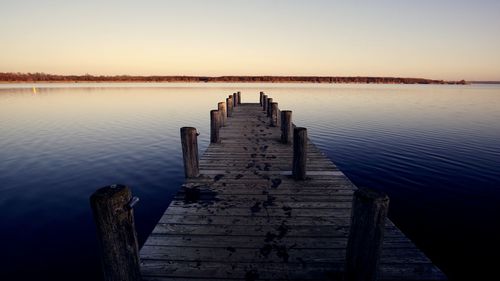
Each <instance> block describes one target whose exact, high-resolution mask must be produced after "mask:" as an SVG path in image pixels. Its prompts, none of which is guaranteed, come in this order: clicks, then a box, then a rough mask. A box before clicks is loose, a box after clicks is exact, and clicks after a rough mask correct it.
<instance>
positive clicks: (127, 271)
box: [90, 185, 141, 281]
mask: <svg viewBox="0 0 500 281" xmlns="http://www.w3.org/2000/svg"><path fill="white" fill-rule="evenodd" d="M131 200H132V194H131V192H130V188H128V187H127V186H124V185H111V186H106V187H103V188H100V189H98V190H97V191H96V192H94V194H92V196H90V206H91V208H92V213H93V216H94V221H95V224H96V227H97V236H98V240H99V243H100V245H101V261H102V266H103V271H104V280H106V281H117V280H123V281H139V280H141V272H140V262H139V244H138V242H137V234H136V232H135V225H134V212H133V209H132V205H131V204H130V203H131V202H132V201H131ZM134 201H135V200H134Z"/></svg>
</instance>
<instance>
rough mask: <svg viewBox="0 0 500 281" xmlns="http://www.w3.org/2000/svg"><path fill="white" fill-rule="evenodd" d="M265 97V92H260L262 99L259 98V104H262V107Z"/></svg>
mask: <svg viewBox="0 0 500 281" xmlns="http://www.w3.org/2000/svg"><path fill="white" fill-rule="evenodd" d="M263 97H264V92H260V97H259V102H260V105H262V99H263Z"/></svg>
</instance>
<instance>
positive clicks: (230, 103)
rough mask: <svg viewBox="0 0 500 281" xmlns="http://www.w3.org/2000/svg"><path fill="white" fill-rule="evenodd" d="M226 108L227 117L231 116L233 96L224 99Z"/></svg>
mask: <svg viewBox="0 0 500 281" xmlns="http://www.w3.org/2000/svg"><path fill="white" fill-rule="evenodd" d="M226 107H227V117H231V116H233V96H231V95H230V96H229V97H228V98H227V99H226Z"/></svg>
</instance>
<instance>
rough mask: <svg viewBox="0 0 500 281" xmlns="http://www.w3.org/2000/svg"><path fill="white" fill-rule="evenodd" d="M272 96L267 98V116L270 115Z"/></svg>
mask: <svg viewBox="0 0 500 281" xmlns="http://www.w3.org/2000/svg"><path fill="white" fill-rule="evenodd" d="M272 103H273V98H267V108H266V109H267V117H271V108H272Z"/></svg>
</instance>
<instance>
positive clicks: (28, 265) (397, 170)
mask: <svg viewBox="0 0 500 281" xmlns="http://www.w3.org/2000/svg"><path fill="white" fill-rule="evenodd" d="M32 86H33V85H32V84H19V85H6V84H4V85H0V241H1V243H2V247H1V249H2V253H1V255H0V259H1V260H0V279H1V280H33V278H34V277H36V279H38V280H44V279H46V280H99V279H101V272H100V263H99V256H98V255H97V249H98V248H97V247H98V246H97V241H96V235H95V228H94V225H93V221H92V217H91V212H90V207H89V196H90V194H91V193H92V192H93V191H95V190H96V189H97V188H99V187H101V186H104V185H108V184H113V183H124V184H127V185H129V186H130V187H131V188H132V190H133V193H134V194H135V195H136V196H138V197H140V199H141V201H140V203H139V204H138V205H137V207H136V209H135V211H136V223H137V231H138V236H139V239H140V242H141V243H143V242H144V240H145V238H146V237H147V235H148V234H149V233H150V232H151V230H152V228H153V227H154V225H155V223H156V222H157V220H158V219H159V218H160V216H161V214H162V213H163V211H164V210H165V208H166V207H167V206H168V203H169V201H170V199H171V198H172V196H173V195H174V194H175V192H176V191H177V189H178V188H179V186H180V185H181V183H182V181H183V168H182V155H181V147H180V140H179V128H180V127H182V126H193V127H196V128H197V129H198V130H199V131H200V133H201V135H200V136H199V146H200V150H201V151H202V152H203V151H204V149H205V148H206V147H207V145H208V137H209V111H210V109H214V108H215V107H216V105H217V102H218V101H222V100H225V98H226V97H227V95H228V94H231V93H233V92H235V91H241V92H242V100H243V102H258V97H259V95H258V92H259V91H261V90H263V91H265V92H266V93H267V94H268V95H270V96H271V97H273V98H274V100H275V101H277V102H279V106H280V108H281V109H290V110H293V115H294V116H293V117H294V122H295V123H296V124H297V125H300V126H304V127H307V128H308V131H309V135H310V138H311V139H312V141H313V142H314V143H315V144H317V145H318V146H319V147H320V148H321V149H322V150H324V151H325V152H326V154H327V155H328V156H329V157H330V158H331V159H332V160H333V161H334V162H335V163H336V164H337V165H338V166H339V168H340V169H341V170H342V171H344V173H345V174H346V175H347V176H348V177H349V178H350V179H351V180H352V181H353V182H354V183H355V184H356V185H357V186H359V187H362V186H366V187H372V188H377V189H381V190H384V191H386V192H387V193H388V194H389V196H390V197H391V207H390V208H391V209H390V214H389V215H390V218H391V219H392V220H393V221H394V222H395V223H396V224H397V225H398V226H399V227H400V228H401V230H402V231H403V232H404V233H405V234H406V235H407V236H408V237H410V238H411V239H412V240H413V241H414V242H415V243H416V244H417V246H418V247H420V248H421V249H422V250H423V251H424V252H425V253H426V254H427V255H428V256H429V257H430V258H431V259H432V260H433V261H434V262H435V263H436V264H437V265H438V266H439V267H440V268H441V269H442V270H443V271H444V272H445V273H446V274H448V276H449V277H451V278H452V279H455V280H458V279H461V278H464V277H465V276H476V277H477V274H483V273H485V272H495V271H494V270H493V269H494V268H492V267H489V265H490V264H491V263H492V261H494V260H496V261H498V260H499V258H498V256H499V255H500V254H499V253H498V251H497V250H495V245H498V242H499V238H498V237H500V236H499V234H500V232H499V223H500V219H499V218H500V86H494V85H467V86H445V85H323V84H322V85H315V84H37V85H36V86H37V91H36V93H34V92H33V89H32ZM496 274H498V273H497V272H496ZM2 277H4V278H2ZM497 280H498V279H497Z"/></svg>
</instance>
